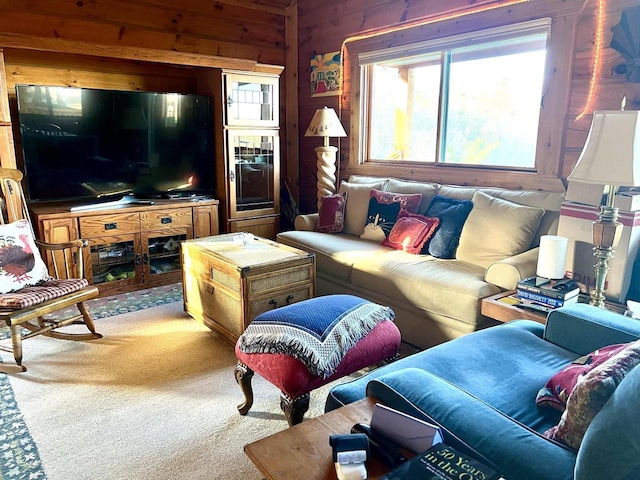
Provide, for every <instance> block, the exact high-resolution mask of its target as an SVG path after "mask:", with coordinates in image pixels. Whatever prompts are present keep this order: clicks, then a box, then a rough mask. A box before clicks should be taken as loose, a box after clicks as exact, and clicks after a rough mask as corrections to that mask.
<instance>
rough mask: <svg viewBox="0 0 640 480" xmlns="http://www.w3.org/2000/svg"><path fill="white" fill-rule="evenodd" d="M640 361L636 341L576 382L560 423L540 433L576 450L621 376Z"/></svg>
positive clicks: (621, 378)
mask: <svg viewBox="0 0 640 480" xmlns="http://www.w3.org/2000/svg"><path fill="white" fill-rule="evenodd" d="M639 363H640V340H638V341H636V342H633V343H631V344H629V345H628V346H627V347H626V348H624V349H623V350H621V351H620V352H618V353H617V354H616V355H614V356H613V357H611V358H610V359H609V360H607V361H606V362H604V363H603V364H601V365H599V366H597V367H596V368H594V369H593V370H591V371H590V372H589V373H587V374H586V375H585V376H584V377H581V378H580V379H579V380H578V382H577V383H576V386H575V388H574V389H573V392H571V395H569V398H568V399H567V409H566V410H565V411H564V413H563V414H562V417H561V418H560V423H558V425H556V426H555V427H552V428H550V429H549V430H547V431H546V432H544V436H545V437H548V438H551V439H553V440H556V441H558V442H560V443H563V444H565V445H567V446H568V447H571V448H574V449H576V450H578V449H579V448H580V444H581V443H582V438H583V437H584V434H585V432H586V431H587V428H588V427H589V424H590V423H591V421H592V420H593V419H594V418H595V416H596V415H597V414H598V412H600V410H601V409H602V407H603V406H604V404H605V403H607V401H608V400H609V397H611V394H612V393H613V392H614V391H615V389H616V387H617V386H618V385H619V384H620V382H622V380H624V377H625V375H626V374H627V373H629V372H630V371H631V370H632V369H633V368H635V367H636V365H638V364H639Z"/></svg>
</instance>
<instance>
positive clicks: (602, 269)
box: [568, 101, 640, 307]
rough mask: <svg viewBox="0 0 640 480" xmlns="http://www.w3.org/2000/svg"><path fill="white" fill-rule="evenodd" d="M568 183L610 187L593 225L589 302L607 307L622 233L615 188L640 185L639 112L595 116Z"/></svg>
mask: <svg viewBox="0 0 640 480" xmlns="http://www.w3.org/2000/svg"><path fill="white" fill-rule="evenodd" d="M568 179H569V180H572V181H576V182H583V183H591V184H600V185H607V186H609V194H608V196H607V201H606V204H605V205H601V206H600V211H599V213H598V220H597V221H595V222H593V245H594V249H593V250H594V253H593V255H594V256H595V257H596V259H597V261H596V264H595V266H594V268H595V286H594V289H593V291H592V292H591V298H590V301H589V303H590V304H592V305H596V306H598V307H604V300H605V295H604V292H605V282H606V278H607V273H608V271H609V265H608V261H609V259H610V258H613V255H614V249H615V247H616V246H617V245H618V242H619V240H620V236H621V234H622V228H621V227H622V225H621V223H620V222H618V209H617V208H616V207H614V199H615V192H616V188H617V187H620V186H629V187H632V186H639V185H640V115H639V112H638V111H637V110H632V111H625V110H624V101H623V110H604V111H595V112H594V113H593V121H592V123H591V129H590V130H589V135H588V136H587V141H586V143H585V145H584V148H583V150H582V153H581V154H580V158H579V159H578V162H577V163H576V166H575V167H574V169H573V171H572V172H571V174H570V175H569V177H568Z"/></svg>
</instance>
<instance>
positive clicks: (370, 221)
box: [360, 189, 422, 242]
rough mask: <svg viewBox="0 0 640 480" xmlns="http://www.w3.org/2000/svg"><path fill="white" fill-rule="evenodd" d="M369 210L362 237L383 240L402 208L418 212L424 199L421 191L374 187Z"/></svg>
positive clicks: (377, 240)
mask: <svg viewBox="0 0 640 480" xmlns="http://www.w3.org/2000/svg"><path fill="white" fill-rule="evenodd" d="M369 195H370V197H369V210H368V212H367V220H366V221H365V225H364V232H363V233H362V235H360V238H363V239H365V240H373V241H376V242H381V241H382V240H384V239H385V238H387V236H389V233H390V232H391V229H392V228H393V224H394V223H395V222H396V218H398V213H400V210H402V209H404V210H407V211H408V212H411V213H416V212H417V211H418V207H419V206H420V201H421V200H422V194H421V193H409V194H406V193H391V192H383V191H381V190H376V189H372V190H371V192H370V193H369Z"/></svg>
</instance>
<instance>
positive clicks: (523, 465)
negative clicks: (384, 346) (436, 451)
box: [367, 368, 576, 480]
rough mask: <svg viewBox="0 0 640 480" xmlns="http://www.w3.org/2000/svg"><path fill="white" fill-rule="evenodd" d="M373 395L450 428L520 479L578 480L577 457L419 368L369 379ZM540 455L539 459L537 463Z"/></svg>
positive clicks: (461, 444) (453, 436) (456, 443)
mask: <svg viewBox="0 0 640 480" xmlns="http://www.w3.org/2000/svg"><path fill="white" fill-rule="evenodd" d="M367 394H368V395H370V396H373V397H376V398H377V399H378V400H379V401H380V402H381V403H384V404H386V405H389V406H390V407H392V408H395V409H397V410H400V411H404V412H405V413H407V414H410V415H416V414H417V413H418V414H419V412H422V413H423V414H424V416H423V418H424V419H426V420H427V421H431V422H434V423H436V424H438V425H440V426H442V427H443V429H444V430H445V442H447V443H450V444H451V445H452V446H453V447H454V448H460V449H461V450H463V451H464V450H466V451H467V452H468V451H469V449H471V450H472V451H473V452H475V453H476V455H477V458H478V459H479V460H481V461H482V460H484V461H485V462H487V463H489V465H490V466H495V467H496V468H497V469H498V470H499V471H500V473H501V474H502V475H504V476H505V477H506V478H513V479H516V478H517V479H518V480H540V479H542V478H553V479H555V480H565V479H567V480H569V479H571V480H572V479H573V470H574V466H575V460H576V455H575V453H574V452H572V451H571V450H569V449H568V448H566V447H563V446H562V445H560V444H557V443H555V442H553V441H551V440H549V439H546V438H544V437H542V435H540V434H539V433H537V432H535V431H533V430H531V429H529V428H527V427H526V426H524V425H522V424H520V423H518V422H516V421H514V420H512V419H511V418H509V417H507V416H506V415H504V414H502V413H501V412H499V411H498V410H496V409H494V408H493V407H492V406H490V405H488V404H487V403H485V402H483V401H481V400H479V399H477V398H475V397H473V396H472V395H469V394H468V393H466V392H465V391H463V390H461V389H459V388H457V387H456V386H455V385H453V384H451V383H449V382H447V381H445V380H443V379H442V378H440V377H438V376H436V375H432V374H430V373H429V372H425V371H424V370H420V369H417V368H407V369H404V370H401V371H397V372H392V373H390V374H388V375H384V376H382V377H379V378H378V379H376V380H372V381H371V382H369V384H368V386H367ZM534 459H535V461H534Z"/></svg>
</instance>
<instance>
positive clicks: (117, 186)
mask: <svg viewBox="0 0 640 480" xmlns="http://www.w3.org/2000/svg"><path fill="white" fill-rule="evenodd" d="M16 93H17V100H18V114H19V120H20V130H21V134H22V135H21V136H22V153H23V162H24V164H23V168H24V174H25V179H26V187H27V194H28V198H29V200H30V201H31V202H46V201H61V200H80V199H82V200H87V199H96V201H98V200H97V199H100V200H105V201H107V200H114V199H117V198H118V197H120V198H124V197H125V196H127V197H128V198H132V196H135V197H136V198H174V197H193V196H211V195H214V188H215V187H214V185H215V178H214V175H215V158H214V152H213V127H212V121H213V118H212V106H211V101H210V98H209V97H207V96H202V95H194V94H178V93H156V92H142V91H116V90H99V89H90V88H74V87H56V86H42V85H17V86H16Z"/></svg>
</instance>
